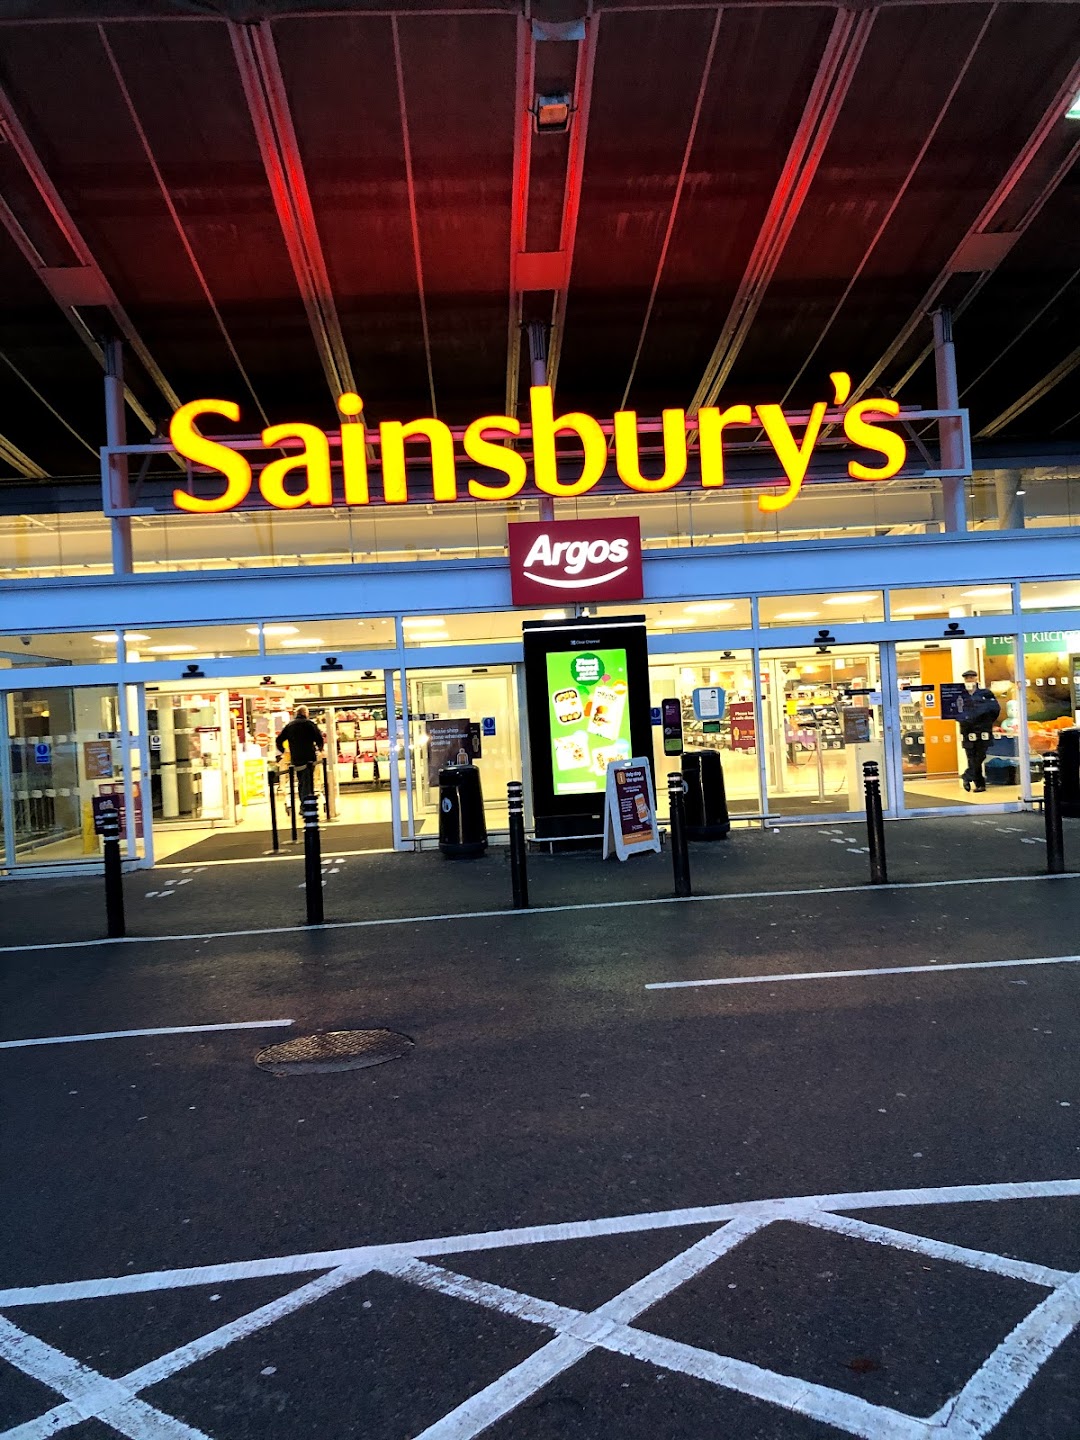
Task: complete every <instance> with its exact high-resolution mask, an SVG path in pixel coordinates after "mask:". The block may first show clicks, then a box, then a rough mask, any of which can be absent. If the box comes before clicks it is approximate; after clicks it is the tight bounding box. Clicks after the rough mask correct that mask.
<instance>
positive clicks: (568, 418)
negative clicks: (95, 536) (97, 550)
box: [169, 371, 907, 514]
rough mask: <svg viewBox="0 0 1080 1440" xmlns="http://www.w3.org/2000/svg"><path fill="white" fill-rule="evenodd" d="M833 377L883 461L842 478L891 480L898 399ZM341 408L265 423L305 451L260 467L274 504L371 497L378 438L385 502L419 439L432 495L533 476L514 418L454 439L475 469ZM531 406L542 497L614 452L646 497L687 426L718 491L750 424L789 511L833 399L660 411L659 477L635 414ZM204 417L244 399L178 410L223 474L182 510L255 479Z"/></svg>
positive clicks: (284, 506) (274, 442)
mask: <svg viewBox="0 0 1080 1440" xmlns="http://www.w3.org/2000/svg"><path fill="white" fill-rule="evenodd" d="M829 378H830V379H831V381H832V384H833V395H832V405H833V407H835V408H836V409H838V410H839V412H840V413H838V414H837V415H836V418H835V423H836V424H837V425H840V426H841V427H842V429H843V433H844V436H845V438H846V440H847V441H848V442H849V443H850V445H851V446H852V447H853V448H854V449H855V450H856V451H858V452H859V453H860V454H863V453H865V452H867V451H870V452H873V453H874V454H876V455H879V456H880V457H881V462H880V464H877V465H867V464H865V463H864V462H863V460H861V459H859V458H857V457H856V456H852V458H850V459H849V461H848V464H847V473H848V475H849V476H851V478H852V479H855V480H888V479H889V478H890V477H891V476H893V475H895V474H897V472H898V471H899V470H900V468H901V467H902V466H903V464H904V461H905V460H906V459H907V442H906V441H905V440H904V438H903V436H902V435H898V434H897V433H896V431H894V430H890V429H887V428H886V427H885V426H884V425H882V424H878V423H875V421H878V420H894V419H895V418H896V417H897V416H898V415H899V413H900V405H899V402H898V401H896V400H883V399H877V400H858V401H855V402H854V403H853V404H851V405H848V404H847V403H846V402H847V399H848V396H849V395H850V394H851V377H850V376H849V375H847V374H846V373H845V372H843V371H835V372H834V373H833V374H832V375H830V377H829ZM338 409H339V410H340V411H341V413H342V415H343V416H346V417H348V419H349V421H350V423H347V424H343V425H342V426H341V428H340V430H339V431H338V432H335V433H334V434H333V436H331V435H328V434H327V432H326V431H325V430H321V429H319V427H318V426H316V425H305V424H300V423H292V424H284V425H270V426H268V427H267V428H266V429H265V430H263V431H262V434H261V444H262V446H263V447H265V448H266V449H274V448H277V447H286V446H288V445H290V444H296V445H298V446H299V447H300V448H299V449H297V450H296V451H295V452H293V451H290V452H289V453H288V454H285V455H283V456H282V457H281V458H280V459H275V460H270V461H268V462H267V463H266V464H265V465H263V466H262V468H261V470H260V472H259V475H258V488H259V492H260V494H261V495H262V497H263V499H264V501H265V502H266V503H267V504H268V505H271V506H273V507H274V508H275V509H279V510H296V509H299V508H300V507H301V506H304V505H311V506H329V505H335V504H342V503H344V504H346V505H367V504H369V503H370V501H371V495H372V482H373V476H372V473H371V471H372V469H373V467H374V466H375V464H376V462H375V461H373V460H369V458H368V446H369V443H371V444H372V445H373V446H374V445H375V444H377V446H378V451H379V459H378V462H377V464H378V468H379V470H380V471H381V475H380V479H381V488H382V498H383V500H384V501H385V502H386V503H387V504H391V505H403V504H406V503H408V501H409V498H410V497H409V490H408V475H407V469H406V461H405V446H406V443H407V442H408V441H410V440H419V441H423V442H424V444H425V445H426V446H427V447H428V450H429V452H430V457H431V477H432V490H433V492H434V499H435V500H436V501H443V502H452V501H455V500H463V499H467V498H471V499H473V500H510V499H513V497H514V496H516V495H519V494H520V493H521V491H522V490H523V489H524V488H525V484H526V482H527V480H528V479H529V468H530V467H529V463H528V460H527V458H526V455H524V454H522V453H520V452H519V451H517V450H514V449H511V448H510V446H509V445H508V444H507V443H506V442H507V441H508V440H515V439H518V438H520V437H521V436H522V424H521V421H520V420H516V419H514V418H513V417H511V416H509V415H484V416H482V417H481V418H480V419H479V420H474V421H473V422H472V424H471V425H469V426H467V427H466V429H465V430H464V432H463V433H462V434H461V436H460V444H461V449H462V450H463V451H464V454H465V457H466V459H467V460H468V461H471V462H472V466H470V465H467V464H466V465H463V464H462V463H461V460H460V457H459V455H458V452H457V446H456V444H455V437H454V434H453V433H452V432H451V430H450V428H449V426H447V425H446V424H444V423H443V421H441V420H434V419H425V420H412V421H409V422H408V423H407V424H402V423H401V422H400V421H397V420H386V421H383V423H382V424H381V425H379V427H378V431H377V434H376V433H375V432H372V433H370V434H369V432H368V430H367V427H366V426H365V425H364V423H363V420H362V418H360V417H361V412H362V410H363V401H362V400H361V399H360V397H359V395H354V394H352V393H351V392H350V393H347V394H345V395H342V397H341V399H340V400H339V401H338ZM529 409H530V419H531V427H530V430H531V450H532V454H531V469H532V482H533V484H534V486H535V487H536V489H537V490H538V491H540V493H541V494H543V495H552V496H555V497H556V498H568V497H572V496H575V495H584V494H585V493H586V492H587V491H589V490H591V489H592V488H593V486H594V485H595V484H596V483H597V481H598V480H599V479H600V477H601V476H602V475H603V473H604V471H605V469H606V467H607V464H608V460H609V457H610V455H611V452H612V451H613V452H614V460H615V469H616V472H617V473H618V476H619V479H620V480H621V481H622V483H623V484H624V485H625V486H626V487H627V489H629V490H633V491H636V492H638V493H639V494H646V495H652V494H657V493H659V492H661V491H664V490H671V489H674V487H675V486H676V485H678V484H680V483H681V482H682V481H683V480H684V479H685V477H686V471H687V466H688V461H689V443H688V432H692V431H696V432H697V436H698V453H699V459H700V483H701V485H702V487H703V488H704V489H706V490H709V489H715V488H717V487H719V486H721V485H723V484H724V459H725V456H724V438H725V432H726V431H729V430H731V429H732V428H733V427H737V426H748V425H753V426H755V427H757V428H759V429H760V430H761V431H763V432H764V435H765V437H766V439H767V440H768V442H769V444H770V445H771V446H772V449H773V452H774V453H775V455H776V459H777V461H778V463H779V466H780V468H781V470H782V471H783V473H784V475H785V477H786V479H787V489H786V490H783V491H781V492H779V493H777V492H775V491H766V492H765V493H763V494H761V495H759V496H758V508H759V509H761V510H765V511H775V510H783V509H785V508H786V507H787V506H788V505H790V504H791V502H792V501H793V500H794V499H795V498H796V496H797V495H798V494H799V491H800V490H801V488H802V484H803V481H804V480H805V478H806V474H807V471H808V469H809V467H810V459H811V456H812V455H813V452H814V447H815V445H816V444H817V443H818V440H819V438H820V436H821V431H822V428H823V426H824V424H825V418H826V415H827V414H828V412H829V409H830V405H829V402H828V401H826V400H819V401H818V402H817V403H816V404H815V405H814V406H813V407H812V408H811V409H810V411H809V413H808V414H804V415H800V416H799V417H798V420H797V421H796V429H797V428H800V426H801V429H802V434H801V436H800V437H798V438H797V437H796V435H795V433H794V431H793V429H792V422H791V420H790V419H789V417H788V416H787V415H786V414H785V413H784V410H783V408H782V407H781V406H780V405H754V406H750V405H729V406H728V407H727V408H726V409H724V410H721V409H717V408H716V407H715V406H706V407H705V408H703V409H701V410H699V411H698V412H697V414H696V415H694V416H693V417H691V418H690V419H689V420H688V419H687V416H686V412H685V411H684V410H665V411H664V413H663V415H662V417H661V421H660V437H661V445H660V449H661V451H662V456H663V470H662V472H661V473H660V474H658V475H645V474H643V473H642V464H641V436H640V426H639V420H638V416H637V412H636V411H634V410H618V411H616V413H615V416H614V420H613V423H612V425H610V426H608V427H607V428H608V430H610V432H611V434H610V436H609V435H608V434H607V433H605V428H604V427H603V426H602V425H601V424H600V422H599V421H598V420H595V419H594V418H593V417H592V416H591V415H586V414H584V413H582V412H580V411H574V412H572V413H570V414H567V415H556V414H555V412H554V401H553V399H552V394H551V388H550V387H549V386H547V385H535V386H533V388H532V389H531V390H530V391H529ZM206 415H219V416H222V417H223V418H224V419H226V420H231V421H232V422H233V423H234V424H235V423H237V422H239V420H240V407H239V405H237V404H236V403H235V402H234V401H232V400H192V401H191V402H190V403H189V404H187V405H183V406H181V408H180V409H179V410H178V411H177V412H176V414H175V415H174V416H173V417H172V421H171V422H170V425H169V438H170V441H171V443H172V446H173V449H174V450H175V451H176V453H177V454H178V455H182V456H183V457H184V458H185V459H188V460H191V461H193V462H194V463H195V464H197V465H201V466H205V467H206V468H207V469H209V470H215V471H217V472H218V473H219V474H220V475H221V476H222V478H223V479H224V481H225V488H224V490H223V491H222V493H221V494H220V495H217V496H213V497H211V498H206V499H204V498H202V497H201V496H197V495H189V494H188V493H187V492H186V491H184V490H175V491H174V492H173V503H174V505H175V506H176V507H177V509H179V510H188V511H192V512H194V513H196V514H207V513H218V512H220V511H223V510H233V509H235V508H236V506H237V505H239V504H240V503H241V502H242V501H243V500H245V499H246V498H247V496H248V494H249V493H250V491H251V487H252V484H253V483H254V480H255V476H254V473H253V471H252V466H251V463H250V461H249V460H248V459H247V458H246V455H245V453H244V450H242V449H239V448H234V447H233V446H230V445H229V444H227V443H225V441H223V440H213V439H210V438H209V437H207V436H205V435H203V434H202V433H201V431H200V430H199V429H198V428H197V422H198V421H199V420H200V419H201V418H202V417H203V416H206ZM831 423H832V422H831ZM559 435H573V436H575V437H576V439H577V442H578V444H579V445H580V448H581V452H582V454H581V458H580V461H579V462H578V463H580V466H581V469H580V473H579V474H577V475H576V476H574V477H572V478H568V477H567V476H566V474H565V473H563V474H560V473H559V471H560V465H561V466H562V467H563V470H564V472H565V468H566V466H567V465H568V464H571V465H572V464H573V463H574V459H573V456H570V455H567V454H565V453H562V452H557V451H556V446H555V440H556V437H557V436H559ZM331 440H333V443H334V445H335V447H337V446H340V454H341V486H342V490H341V493H340V494H337V495H335V493H334V483H333V475H332V471H331V464H330V449H331ZM248 448H250V447H248ZM476 467H481V470H487V471H496V472H498V473H499V474H500V475H502V476H504V477H505V478H504V479H503V480H502V481H501V482H500V483H497V484H493V483H492V481H491V479H490V478H488V479H484V478H482V475H481V473H480V470H478V469H477V468H476ZM415 498H420V497H415ZM423 498H424V499H425V500H427V499H429V498H430V497H429V496H427V495H425V496H424V497H423Z"/></svg>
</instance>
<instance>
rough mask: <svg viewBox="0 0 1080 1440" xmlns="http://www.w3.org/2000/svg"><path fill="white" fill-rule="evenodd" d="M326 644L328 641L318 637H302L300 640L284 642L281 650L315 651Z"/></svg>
mask: <svg viewBox="0 0 1080 1440" xmlns="http://www.w3.org/2000/svg"><path fill="white" fill-rule="evenodd" d="M325 644H326V641H325V640H323V639H321V638H320V637H319V636H318V635H301V636H300V638H299V639H298V640H282V642H281V648H282V649H283V650H315V649H317V648H318V647H319V646H320V645H325Z"/></svg>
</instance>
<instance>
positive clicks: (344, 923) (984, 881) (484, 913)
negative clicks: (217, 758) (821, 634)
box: [0, 871, 1080, 955]
mask: <svg viewBox="0 0 1080 1440" xmlns="http://www.w3.org/2000/svg"><path fill="white" fill-rule="evenodd" d="M1077 879H1080V873H1078V872H1076V871H1070V872H1069V873H1068V874H1065V875H995V876H987V877H985V878H976V879H973V880H898V881H896V882H895V883H892V884H890V885H888V886H887V887H886V886H883V885H817V886H810V887H808V888H806V889H802V890H740V891H734V892H730V893H728V894H721V895H687V896H683V897H681V898H678V899H677V898H676V897H675V896H674V895H658V896H655V897H653V898H651V899H644V900H585V901H580V902H578V903H575V904H572V905H534V906H532V907H531V908H530V909H528V910H511V909H505V910H453V911H448V912H447V913H445V914H440V915H389V916H385V917H383V918H381V919H378V920H327V921H325V922H324V923H323V924H321V925H272V926H267V927H266V928H265V929H262V930H198V931H194V932H192V933H190V934H183V935H126V936H124V937H123V938H122V939H115V940H50V941H46V942H45V943H41V944H36V945H35V944H32V943H31V944H27V945H0V955H24V954H26V953H28V952H34V953H36V952H38V951H45V950H90V949H96V948H97V947H98V946H99V945H164V944H168V943H170V942H175V941H178V940H184V941H188V940H248V939H258V938H260V937H261V936H264V935H311V934H312V933H314V932H318V931H325V930H370V929H380V928H382V927H385V926H392V925H432V924H445V923H446V922H447V921H450V920H528V919H529V918H531V917H534V916H536V915H565V914H570V913H572V912H574V911H580V910H634V909H640V908H641V907H643V906H650V905H723V904H731V903H733V902H735V901H739V900H785V899H798V898H799V897H802V896H815V895H864V894H866V895H878V896H882V895H889V894H894V893H896V892H897V891H901V890H948V889H954V888H956V887H958V886H969V885H1038V884H1058V883H1060V882H1063V881H1069V880H1077Z"/></svg>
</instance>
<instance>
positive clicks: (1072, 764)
mask: <svg viewBox="0 0 1080 1440" xmlns="http://www.w3.org/2000/svg"><path fill="white" fill-rule="evenodd" d="M1058 764H1059V765H1060V766H1061V770H1060V774H1061V813H1062V814H1063V815H1069V816H1072V817H1073V818H1075V817H1076V816H1078V815H1080V730H1076V729H1073V730H1062V732H1061V734H1060V736H1059V737H1058Z"/></svg>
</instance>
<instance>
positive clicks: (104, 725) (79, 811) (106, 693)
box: [3, 685, 143, 865]
mask: <svg viewBox="0 0 1080 1440" xmlns="http://www.w3.org/2000/svg"><path fill="white" fill-rule="evenodd" d="M3 703H4V704H5V705H6V706H7V723H8V733H9V735H10V766H11V792H12V802H13V803H12V809H13V815H14V837H13V838H14V846H15V861H16V864H22V865H35V864H51V863H53V862H55V861H69V860H96V859H97V857H98V856H99V855H100V853H101V842H100V840H99V838H98V836H97V834H96V832H95V829H94V817H95V810H97V809H98V808H100V806H101V804H102V802H103V801H106V802H108V803H109V804H111V805H113V806H114V807H115V808H117V809H119V810H120V811H121V815H122V817H123V819H124V828H123V829H122V830H121V835H122V837H123V836H124V835H125V833H126V808H125V806H124V770H123V766H124V754H123V746H122V743H121V734H120V714H119V706H118V701H117V693H116V687H115V686H111V685H110V686H106V685H101V686H83V687H79V688H67V689H64V688H60V687H57V688H55V689H45V690H14V691H11V692H10V693H9V694H8V695H6V696H5V697H4V699H3ZM134 798H135V833H136V837H137V841H139V840H141V839H142V836H143V813H142V794H141V790H140V788H139V786H138V784H137V777H136V784H135V791H134ZM121 845H122V848H125V849H126V840H125V839H123V838H122V840H121Z"/></svg>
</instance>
